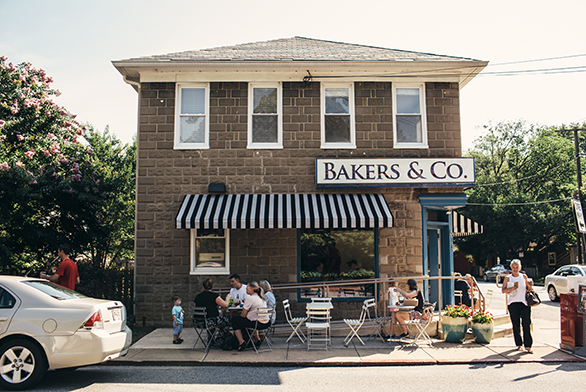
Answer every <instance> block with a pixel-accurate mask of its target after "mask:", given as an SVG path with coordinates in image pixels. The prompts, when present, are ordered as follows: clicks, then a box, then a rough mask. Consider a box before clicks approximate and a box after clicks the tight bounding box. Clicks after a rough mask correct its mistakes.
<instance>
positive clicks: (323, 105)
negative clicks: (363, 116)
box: [320, 83, 356, 149]
mask: <svg viewBox="0 0 586 392" xmlns="http://www.w3.org/2000/svg"><path fill="white" fill-rule="evenodd" d="M320 87H321V92H320V107H321V109H320V114H321V117H320V126H321V148H322V149H328V148H337V149H342V148H356V121H355V115H354V114H355V110H354V83H321V86H320ZM326 88H348V89H349V93H348V94H349V97H348V104H349V106H350V113H349V114H350V142H349V143H326V121H325V120H326V119H325V117H326Z"/></svg>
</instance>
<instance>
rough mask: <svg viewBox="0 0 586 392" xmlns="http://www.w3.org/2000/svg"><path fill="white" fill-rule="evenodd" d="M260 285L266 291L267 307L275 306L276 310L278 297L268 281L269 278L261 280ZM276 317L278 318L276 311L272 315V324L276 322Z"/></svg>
mask: <svg viewBox="0 0 586 392" xmlns="http://www.w3.org/2000/svg"><path fill="white" fill-rule="evenodd" d="M258 285H259V286H260V288H261V289H263V291H264V294H265V301H266V302H267V308H273V309H275V310H276V306H277V299H276V298H275V295H274V294H273V290H272V289H271V284H270V283H269V282H268V280H261V281H260V282H259V284H258ZM276 319H277V312H274V313H273V316H272V317H271V325H273V324H275V320H276Z"/></svg>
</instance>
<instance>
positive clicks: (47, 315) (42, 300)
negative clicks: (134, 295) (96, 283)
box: [0, 276, 132, 389]
mask: <svg viewBox="0 0 586 392" xmlns="http://www.w3.org/2000/svg"><path fill="white" fill-rule="evenodd" d="M131 342H132V331H131V330H130V328H128V326H127V325H126V308H125V307H124V304H122V303H121V302H120V301H109V300H101V299H95V298H89V297H86V296H84V295H82V294H80V293H77V292H75V291H72V290H69V289H67V288H64V287H61V286H58V285H56V284H54V283H51V282H49V281H47V280H45V279H36V278H27V277H19V276H0V387H2V388H4V389H25V388H28V387H31V386H32V385H34V384H36V383H37V382H39V381H40V380H41V379H42V378H43V376H44V375H45V372H46V371H47V370H48V369H65V368H76V367H80V366H86V365H93V364H98V363H101V362H105V361H108V360H110V359H114V358H117V357H119V356H122V355H125V354H126V353H127V352H128V348H129V347H130V343H131Z"/></svg>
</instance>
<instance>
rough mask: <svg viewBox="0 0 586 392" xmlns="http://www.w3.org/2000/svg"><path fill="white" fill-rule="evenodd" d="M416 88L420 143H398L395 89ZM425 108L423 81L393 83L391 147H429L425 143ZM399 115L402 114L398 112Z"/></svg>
mask: <svg viewBox="0 0 586 392" xmlns="http://www.w3.org/2000/svg"><path fill="white" fill-rule="evenodd" d="M398 88H418V89H419V108H420V109H421V113H420V115H421V143H399V142H398V141H397V89H398ZM426 112H427V108H426V106H425V83H393V148H429V145H428V143H427V116H426ZM399 115H404V114H401V113H399Z"/></svg>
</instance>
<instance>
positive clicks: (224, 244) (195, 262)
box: [191, 229, 230, 275]
mask: <svg viewBox="0 0 586 392" xmlns="http://www.w3.org/2000/svg"><path fill="white" fill-rule="evenodd" d="M228 244H229V237H228V230H224V229H204V230H200V229H198V230H195V229H194V230H191V273H192V274H211V275H218V274H219V275H226V274H229V273H230V262H229V260H230V257H229V245H228Z"/></svg>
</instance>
